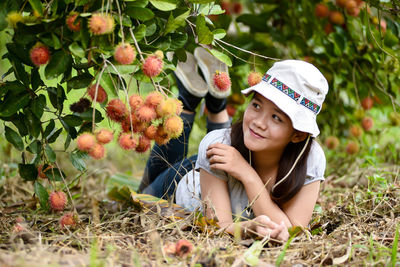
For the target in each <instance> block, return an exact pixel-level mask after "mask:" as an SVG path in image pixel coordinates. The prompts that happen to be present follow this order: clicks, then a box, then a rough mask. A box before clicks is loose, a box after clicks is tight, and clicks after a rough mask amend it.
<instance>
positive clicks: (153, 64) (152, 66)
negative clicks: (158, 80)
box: [142, 55, 163, 77]
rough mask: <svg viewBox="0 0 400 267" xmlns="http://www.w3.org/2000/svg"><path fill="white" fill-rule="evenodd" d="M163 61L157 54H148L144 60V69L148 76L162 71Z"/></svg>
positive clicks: (153, 75)
mask: <svg viewBox="0 0 400 267" xmlns="http://www.w3.org/2000/svg"><path fill="white" fill-rule="evenodd" d="M162 68H163V61H162V59H160V58H159V57H157V56H155V55H151V56H148V57H147V58H146V60H145V61H144V62H143V65H142V70H143V73H144V75H146V76H147V77H155V76H157V75H158V74H160V73H161V71H162Z"/></svg>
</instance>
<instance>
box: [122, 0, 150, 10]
mask: <svg viewBox="0 0 400 267" xmlns="http://www.w3.org/2000/svg"><path fill="white" fill-rule="evenodd" d="M125 2H129V3H127V4H126V6H127V7H128V8H132V7H146V6H147V5H148V4H149V1H147V0H133V1H130V0H129V1H125Z"/></svg>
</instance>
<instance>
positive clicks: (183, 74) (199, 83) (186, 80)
mask: <svg viewBox="0 0 400 267" xmlns="http://www.w3.org/2000/svg"><path fill="white" fill-rule="evenodd" d="M186 58H187V59H186V62H178V64H177V65H176V70H175V75H176V77H178V79H179V80H180V81H181V82H182V84H183V86H184V87H185V89H186V90H187V91H188V92H189V93H191V94H192V95H194V96H197V97H204V96H205V95H206V94H207V92H208V88H207V84H206V83H205V81H204V80H203V79H202V78H201V76H200V75H199V74H198V72H197V64H196V59H195V58H194V56H193V55H192V54H190V53H188V52H186Z"/></svg>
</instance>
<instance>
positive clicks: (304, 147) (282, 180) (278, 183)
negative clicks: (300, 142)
mask: <svg viewBox="0 0 400 267" xmlns="http://www.w3.org/2000/svg"><path fill="white" fill-rule="evenodd" d="M310 136H311V135H310V134H309V135H308V136H307V141H306V143H305V145H304V146H303V149H302V150H301V152H300V154H299V155H298V156H297V158H296V160H295V161H294V163H293V165H292V168H290V170H289V172H288V173H287V174H286V175H285V177H283V178H282V179H281V180H280V181H279V182H277V183H276V184H275V185H274V186H273V187H272V191H274V189H275V187H277V186H278V185H280V184H281V183H282V182H284V181H285V180H286V179H287V178H288V177H289V175H290V174H291V173H292V171H293V170H294V167H296V165H297V162H298V161H299V160H300V158H301V156H302V155H303V153H304V151H305V150H306V147H307V145H308V143H309V142H310Z"/></svg>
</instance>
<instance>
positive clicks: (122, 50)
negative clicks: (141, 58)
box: [114, 43, 136, 65]
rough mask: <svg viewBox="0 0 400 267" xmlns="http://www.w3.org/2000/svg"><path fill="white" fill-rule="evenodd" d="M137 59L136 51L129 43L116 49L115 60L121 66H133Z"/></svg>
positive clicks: (122, 44)
mask: <svg viewBox="0 0 400 267" xmlns="http://www.w3.org/2000/svg"><path fill="white" fill-rule="evenodd" d="M135 57H136V50H135V48H133V47H132V46H131V45H130V44H128V43H121V44H119V45H118V46H117V47H116V48H115V53H114V58H115V60H116V61H117V62H118V63H120V64H123V65H127V64H131V63H132V62H133V61H134V60H135Z"/></svg>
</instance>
